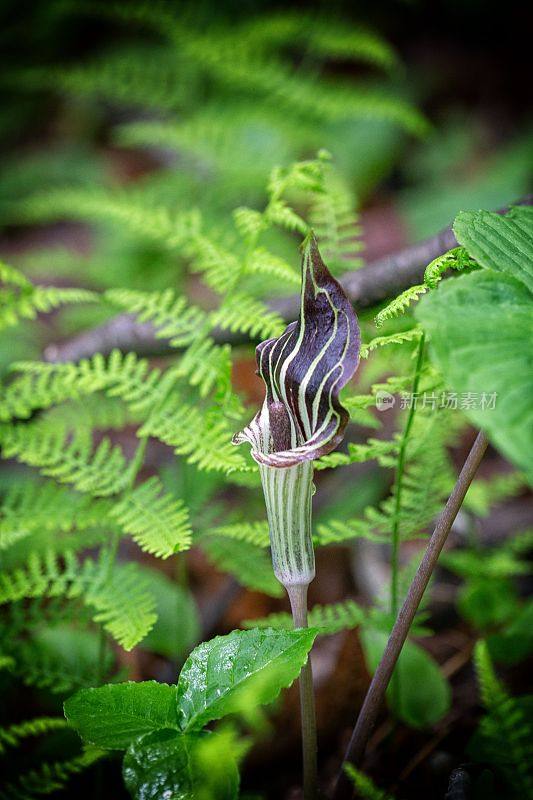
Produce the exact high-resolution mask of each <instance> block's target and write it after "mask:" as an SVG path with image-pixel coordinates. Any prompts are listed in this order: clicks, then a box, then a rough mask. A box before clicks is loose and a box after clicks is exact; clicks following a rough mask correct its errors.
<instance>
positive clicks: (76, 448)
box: [0, 420, 129, 497]
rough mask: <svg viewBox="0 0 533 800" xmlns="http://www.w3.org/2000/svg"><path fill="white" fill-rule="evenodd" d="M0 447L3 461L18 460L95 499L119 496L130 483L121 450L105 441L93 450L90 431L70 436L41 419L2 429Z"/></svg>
mask: <svg viewBox="0 0 533 800" xmlns="http://www.w3.org/2000/svg"><path fill="white" fill-rule="evenodd" d="M0 447H1V449H2V457H3V458H16V459H17V460H18V461H20V462H22V463H23V464H28V465H29V466H31V467H37V468H38V469H39V470H40V472H41V473H42V474H43V475H46V476H48V477H51V478H55V479H56V480H57V481H59V482H60V483H70V484H72V486H73V488H75V489H77V490H78V491H80V492H87V493H88V494H92V495H94V496H95V497H105V496H108V495H112V494H116V493H117V492H120V491H121V490H122V489H123V488H124V487H125V485H126V484H127V482H128V476H129V471H128V468H127V462H126V459H125V457H124V454H123V452H122V450H121V448H120V447H118V446H116V445H115V446H113V445H112V444H111V442H110V440H109V439H107V438H104V439H102V441H101V442H100V444H99V445H98V446H97V447H96V449H93V444H92V437H91V436H90V435H88V434H87V431H83V430H81V431H79V432H78V433H76V434H74V435H72V436H71V434H70V432H69V431H68V430H65V429H64V428H61V427H54V426H49V425H47V424H46V423H45V424H43V423H42V422H41V421H39V420H38V421H37V422H34V423H32V424H24V423H19V424H18V425H14V426H11V427H7V426H6V427H4V428H2V430H1V431H0Z"/></svg>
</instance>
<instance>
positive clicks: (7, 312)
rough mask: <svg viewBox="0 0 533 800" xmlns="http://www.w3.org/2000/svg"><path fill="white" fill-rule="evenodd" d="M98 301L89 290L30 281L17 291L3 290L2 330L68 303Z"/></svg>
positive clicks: (21, 285) (0, 312) (1, 305)
mask: <svg viewBox="0 0 533 800" xmlns="http://www.w3.org/2000/svg"><path fill="white" fill-rule="evenodd" d="M4 274H5V271H4ZM98 300H99V297H98V295H97V294H96V293H95V292H91V291H89V290H88V289H78V288H71V289H70V288H62V287H55V286H33V284H31V283H29V281H28V282H27V283H24V284H21V283H19V284H17V288H16V289H15V290H12V289H3V290H1V292H0V301H1V302H0V330H1V329H2V328H8V327H10V326H12V325H18V323H19V322H20V321H21V320H23V319H35V318H36V316H37V314H39V313H48V312H49V311H53V309H55V308H59V306H62V305H65V304H67V303H94V302H96V301H98Z"/></svg>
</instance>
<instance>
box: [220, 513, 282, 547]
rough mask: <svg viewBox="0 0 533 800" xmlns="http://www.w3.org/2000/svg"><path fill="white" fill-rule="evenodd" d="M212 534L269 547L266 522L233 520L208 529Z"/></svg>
mask: <svg viewBox="0 0 533 800" xmlns="http://www.w3.org/2000/svg"><path fill="white" fill-rule="evenodd" d="M210 532H211V533H212V534H213V535H214V536H223V537H227V538H228V539H235V540H236V541H238V542H248V543H249V544H253V545H255V546H256V547H269V545H270V537H269V533H268V522H266V520H265V522H235V523H232V524H230V525H219V526H218V527H216V528H213V529H212V531H210Z"/></svg>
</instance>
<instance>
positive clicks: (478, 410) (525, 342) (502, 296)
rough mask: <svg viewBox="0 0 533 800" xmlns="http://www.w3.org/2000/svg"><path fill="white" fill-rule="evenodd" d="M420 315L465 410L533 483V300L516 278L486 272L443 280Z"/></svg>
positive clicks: (441, 366) (448, 383)
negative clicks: (463, 402) (532, 398)
mask: <svg viewBox="0 0 533 800" xmlns="http://www.w3.org/2000/svg"><path fill="white" fill-rule="evenodd" d="M416 316H417V317H418V319H419V320H420V322H421V323H422V325H423V326H424V328H425V329H426V331H427V332H428V333H429V334H430V337H431V346H432V352H433V355H434V357H435V359H436V361H437V364H438V366H439V367H440V369H441V370H442V372H443V374H444V377H445V380H446V383H447V385H448V387H449V388H450V389H451V390H453V391H456V392H458V393H460V395H459V398H458V399H459V407H460V406H461V400H462V399H464V400H465V403H466V405H467V406H468V405H470V406H471V407H466V408H465V409H464V410H465V413H466V414H467V416H468V417H469V418H470V419H471V420H472V422H473V423H474V424H475V425H476V426H478V427H480V428H482V429H483V430H484V431H485V432H486V433H487V434H488V436H489V438H490V439H491V440H492V441H493V442H494V444H495V445H496V446H497V447H499V448H500V449H501V450H502V452H503V453H504V455H506V456H507V458H509V459H510V460H511V461H512V462H513V463H515V464H516V465H517V466H519V467H521V468H522V469H523V470H524V471H527V472H528V476H529V479H530V480H533V463H532V459H531V453H532V452H533V406H532V404H531V397H532V396H533V300H532V297H531V294H530V293H529V292H528V290H527V289H526V287H525V286H524V285H523V284H521V283H519V282H518V281H517V280H515V279H514V278H511V277H508V276H507V275H503V274H501V273H500V274H497V273H495V272H492V271H486V272H485V271H479V272H474V273H472V274H470V275H463V276H461V277H459V278H453V279H452V280H449V281H445V282H443V283H442V284H441V286H440V287H439V288H438V290H437V291H435V292H432V293H431V294H430V295H428V296H426V297H425V298H423V299H422V300H421V301H420V304H419V306H418V309H417V311H416ZM491 396H493V397H492V399H494V400H495V402H494V407H492V403H491ZM483 406H484V407H483Z"/></svg>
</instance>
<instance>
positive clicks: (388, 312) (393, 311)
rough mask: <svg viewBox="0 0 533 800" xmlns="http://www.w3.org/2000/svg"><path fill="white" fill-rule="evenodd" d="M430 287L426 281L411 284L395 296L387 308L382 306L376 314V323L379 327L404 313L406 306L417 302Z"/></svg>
mask: <svg viewBox="0 0 533 800" xmlns="http://www.w3.org/2000/svg"><path fill="white" fill-rule="evenodd" d="M428 289H429V287H428V286H427V285H426V284H425V283H419V284H417V285H416V286H411V287H409V289H406V290H405V292H402V293H401V294H400V295H398V297H395V298H394V300H392V301H391V302H390V303H389V304H388V305H386V306H385V308H382V309H381V311H380V312H379V313H378V314H377V315H376V318H375V323H376V325H377V327H378V328H379V327H380V326H381V325H383V323H384V322H386V320H388V319H393V318H394V317H398V316H399V315H400V314H403V312H404V311H405V309H406V308H408V306H410V305H411V303H414V302H416V300H418V298H419V297H420V296H421V295H423V294H425V293H426V292H427V291H428Z"/></svg>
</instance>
